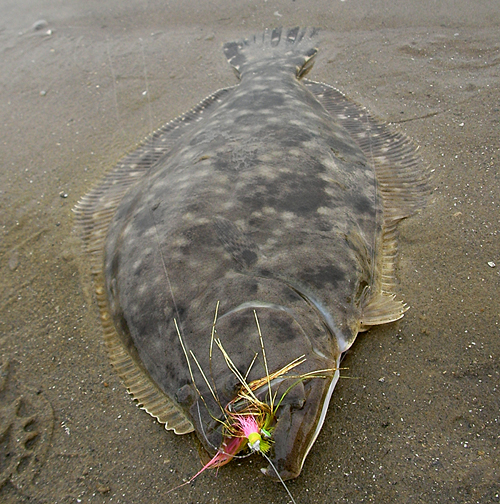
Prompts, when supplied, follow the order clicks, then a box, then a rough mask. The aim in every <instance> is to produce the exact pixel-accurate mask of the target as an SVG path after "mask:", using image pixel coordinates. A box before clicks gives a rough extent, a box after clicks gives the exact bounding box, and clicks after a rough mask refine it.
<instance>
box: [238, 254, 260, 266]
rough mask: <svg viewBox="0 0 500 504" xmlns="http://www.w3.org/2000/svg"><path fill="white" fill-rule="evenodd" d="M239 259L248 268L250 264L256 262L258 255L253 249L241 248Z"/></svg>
mask: <svg viewBox="0 0 500 504" xmlns="http://www.w3.org/2000/svg"><path fill="white" fill-rule="evenodd" d="M239 257H240V260H241V261H242V262H243V263H244V264H245V266H246V267H247V268H249V267H250V266H251V265H252V264H254V263H256V262H257V259H258V256H257V254H256V253H255V252H254V251H253V250H248V249H247V250H243V251H241V253H240V255H239Z"/></svg>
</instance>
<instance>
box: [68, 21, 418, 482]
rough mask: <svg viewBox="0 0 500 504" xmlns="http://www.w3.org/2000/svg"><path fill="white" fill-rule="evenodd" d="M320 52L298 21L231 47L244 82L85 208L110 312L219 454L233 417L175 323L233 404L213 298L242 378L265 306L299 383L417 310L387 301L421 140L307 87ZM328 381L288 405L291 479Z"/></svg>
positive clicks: (283, 431)
mask: <svg viewBox="0 0 500 504" xmlns="http://www.w3.org/2000/svg"><path fill="white" fill-rule="evenodd" d="M314 43H315V33H314V31H307V30H298V29H294V30H290V31H288V32H286V31H281V30H275V31H268V32H265V33H264V35H261V36H257V37H254V38H253V39H250V40H245V41H241V42H235V43H230V44H226V46H225V53H226V56H227V58H228V61H229V62H230V63H231V64H232V65H233V67H234V68H235V70H236V71H237V73H238V75H239V76H240V78H241V83H240V84H239V85H238V86H235V87H234V88H231V89H227V90H222V91H220V92H218V93H216V94H215V95H213V96H212V97H209V98H207V99H206V100H205V101H204V102H203V103H202V104H200V105H199V106H198V107H197V108H196V109H195V110H194V111H192V113H188V114H187V115H185V116H184V117H182V118H180V119H178V120H177V122H174V123H173V124H172V125H170V126H167V127H166V128H165V130H164V131H160V132H159V133H157V134H156V136H154V138H153V139H150V140H149V143H147V144H146V147H143V148H141V149H140V150H139V151H138V152H137V153H135V154H132V156H131V157H129V158H127V159H126V160H125V161H124V162H123V163H122V164H120V165H119V166H118V168H117V170H116V171H115V172H114V173H112V174H111V175H110V176H108V178H107V180H106V182H105V183H104V184H103V185H102V187H99V188H97V189H96V190H94V191H93V192H92V193H91V194H90V195H89V196H87V197H86V198H87V199H85V198H84V200H82V202H81V203H80V207H79V209H77V213H78V212H79V213H80V214H81V215H82V216H83V217H82V218H81V219H82V222H84V227H85V226H87V231H86V233H87V234H86V237H87V242H88V243H89V244H90V248H92V246H94V248H95V249H96V251H97V253H98V257H101V256H100V255H99V248H100V244H101V243H102V244H103V247H104V254H103V260H104V272H103V282H104V284H105V290H103V291H102V292H104V293H105V294H103V296H104V295H105V297H106V300H105V301H104V302H103V303H104V304H105V305H103V307H102V308H101V314H102V317H103V323H104V324H105V326H106V324H107V320H108V316H111V317H112V319H113V322H114V328H115V330H116V333H117V335H118V337H119V338H120V340H121V342H122V343H123V345H124V347H125V348H126V349H127V352H128V353H129V354H130V355H131V357H132V359H133V361H134V362H135V363H136V364H137V366H138V367H139V368H140V369H141V370H142V371H143V372H144V373H145V374H146V375H147V376H148V377H149V378H150V379H151V380H152V382H153V383H154V384H155V386H158V387H159V388H160V389H161V391H162V392H163V393H164V394H165V396H166V400H167V401H170V402H172V404H175V405H176V408H179V410H180V411H183V412H184V414H185V416H186V418H187V419H188V420H189V421H191V422H192V424H193V425H194V427H195V429H196V431H197V434H198V436H199V437H200V440H201V441H202V443H203V444H204V445H205V447H206V448H207V450H209V451H213V450H214V448H216V447H217V446H218V445H219V444H220V441H221V438H220V425H219V424H218V422H215V421H214V420H213V419H212V418H211V415H215V416H217V415H219V414H220V413H219V410H218V406H217V404H216V403H215V401H214V399H213V398H212V397H211V395H210V393H209V391H208V388H207V386H206V384H205V382H204V380H203V378H202V376H201V375H200V373H199V372H198V371H197V369H196V368H195V380H196V383H197V385H198V388H199V389H200V391H201V393H202V394H203V396H204V399H205V402H206V405H208V410H210V412H211V413H209V411H207V408H206V407H205V404H202V403H201V401H200V400H199V397H198V396H197V395H196V393H195V391H194V389H193V386H192V383H191V377H190V373H189V371H188V366H187V363H186V360H185V356H184V354H183V351H182V347H181V345H180V343H179V338H178V334H177V332H176V330H175V327H174V318H176V319H177V320H178V321H179V325H180V328H181V333H182V338H183V340H184V343H185V345H186V347H187V348H188V349H190V350H192V351H193V352H194V353H195V355H196V357H197V359H198V361H199V362H200V364H201V367H202V368H203V369H205V370H206V371H207V372H208V370H210V371H211V374H212V376H213V379H214V380H215V384H216V389H217V391H218V395H219V399H220V401H221V403H222V404H225V403H227V402H228V401H229V400H231V399H232V398H233V396H234V394H235V391H236V388H237V385H238V382H237V379H236V377H235V376H234V375H233V374H232V373H231V372H230V370H229V369H228V368H227V366H226V364H225V362H224V360H223V358H222V357H221V356H220V355H218V354H217V355H215V354H214V356H213V358H212V359H211V360H210V359H209V344H210V332H211V325H212V320H213V313H214V309H215V305H216V303H217V302H220V311H219V321H218V324H217V332H218V335H219V337H220V338H221V340H222V342H223V345H224V347H225V349H226V351H227V352H228V353H229V355H230V356H231V358H232V360H233V361H234V363H235V364H236V366H237V367H238V369H239V370H240V371H241V372H242V374H245V373H246V370H247V369H248V367H249V365H250V363H251V361H252V360H253V358H254V355H255V353H258V352H260V343H259V339H258V334H257V330H256V326H255V321H254V315H253V310H254V309H255V310H256V311H257V314H258V317H259V320H260V323H261V328H262V333H263V336H264V341H265V344H266V346H267V347H268V352H267V357H268V366H269V369H271V370H274V369H279V368H281V367H283V366H284V365H286V364H287V363H288V362H290V361H292V360H293V359H295V358H296V357H298V356H300V355H305V356H306V358H307V360H306V362H305V363H304V364H303V365H302V366H301V367H300V369H299V370H298V372H300V373H305V372H310V371H314V370H318V369H326V368H328V369H334V368H337V367H338V365H339V362H340V357H341V354H342V352H344V351H345V350H347V349H348V348H349V347H350V346H351V345H352V343H353V341H354V339H355V338H356V335H357V333H358V331H360V330H365V329H367V328H368V327H369V326H370V325H375V324H380V323H384V322H390V321H392V320H396V319H398V318H400V317H401V316H402V315H403V312H404V305H403V304H402V303H401V302H399V301H394V300H393V295H392V293H391V292H390V291H389V292H386V291H387V290H388V289H389V287H390V286H391V285H392V280H393V268H392V264H393V256H394V253H393V252H394V251H395V238H394V228H395V225H396V223H397V221H398V220H399V219H400V218H402V217H405V216H407V215H409V214H411V213H412V211H413V210H414V209H415V207H417V206H418V204H417V202H418V201H420V197H419V196H417V195H418V194H419V191H417V190H415V189H414V186H415V187H417V188H418V187H419V184H418V182H419V181H420V180H421V174H417V172H418V171H417V170H416V169H415V165H416V164H417V161H416V158H415V156H414V155H413V148H412V147H411V146H409V145H408V144H407V142H406V140H405V139H404V138H402V137H401V136H397V135H392V134H390V133H389V132H388V131H387V130H386V129H385V127H384V126H383V125H380V124H379V123H376V122H375V121H373V120H372V119H371V118H370V117H369V116H368V115H367V114H366V113H365V112H364V111H363V109H362V108H360V107H358V106H355V105H353V104H352V103H350V102H348V101H347V100H345V98H344V97H343V96H342V95H341V94H340V93H338V92H337V91H335V90H333V89H332V88H330V87H329V86H327V85H324V84H318V83H314V82H309V81H305V80H304V81H303V80H302V77H303V76H304V75H305V74H306V73H307V72H308V70H309V69H310V68H311V66H312V61H313V58H314V56H315V54H316V51H317V50H316V49H315V47H314ZM335 107H337V108H335ZM134 156H135V157H134ZM398 170H399V171H398ZM400 175H401V177H400ZM398 177H400V178H399V179H398ZM136 179H137V180H138V181H137V183H135V180H136ZM121 186H123V187H126V188H128V187H129V186H132V187H131V189H130V190H128V191H126V190H125V189H124V190H123V191H122V192H123V194H121V193H120V187H121ZM117 187H118V189H117ZM391 198H392V199H391ZM395 201H396V203H395ZM86 205H87V207H86ZM82 209H84V210H82ZM103 211H104V212H105V213H106V214H107V215H108V217H106V218H104V219H101V218H100V215H101V212H103ZM394 212H396V213H395V214H394ZM89 221H92V223H91V224H89ZM103 222H104V223H106V225H104V224H103ZM108 222H109V227H108V226H107V223H108ZM85 223H86V224H85ZM84 235H85V231H84ZM105 236H106V238H105V241H104V237H105ZM92 244H94V245H92ZM97 283H98V284H99V281H98V282H97ZM98 288H99V287H98ZM112 352H113V350H112V351H111V353H112ZM262 364H263V363H262V359H259V360H258V361H257V364H256V365H255V366H254V367H253V368H252V370H251V372H250V373H249V375H248V379H249V380H252V379H257V378H260V377H262V376H263V374H264V367H263V365H262ZM330 375H332V376H330V377H329V378H326V379H315V380H309V381H306V382H305V383H304V384H301V385H300V387H299V386H297V387H296V389H294V393H293V394H289V395H287V397H286V398H285V400H284V401H283V403H282V406H281V408H280V412H279V414H278V423H277V426H276V429H275V433H274V441H275V445H274V463H275V465H276V467H277V468H278V470H279V471H280V474H281V475H282V477H283V478H285V479H286V478H292V477H296V476H297V475H298V474H299V473H300V470H301V468H302V465H303V462H304V460H305V457H306V456H307V453H308V452H309V450H310V448H311V446H312V444H313V443H314V440H315V439H316V436H317V434H318V432H319V430H320V428H321V426H322V423H323V420H324V416H325V411H326V408H327V406H328V402H329V400H330V396H331V393H332V391H333V388H334V386H335V383H336V380H337V379H338V371H336V372H335V373H333V371H332V372H331V373H330ZM126 382H127V381H126ZM128 386H129V385H128ZM282 386H283V385H282ZM129 388H130V386H129ZM133 395H134V397H136V398H137V399H138V400H139V401H140V402H141V403H142V404H144V405H145V409H147V410H148V411H149V407H148V403H147V401H146V400H145V399H143V398H141V396H140V395H138V394H135V393H133ZM155 416H156V415H155ZM166 423H167V424H168V421H167V422H166ZM171 424H172V425H170V427H169V428H175V427H176V425H175V421H171ZM271 475H272V474H271Z"/></svg>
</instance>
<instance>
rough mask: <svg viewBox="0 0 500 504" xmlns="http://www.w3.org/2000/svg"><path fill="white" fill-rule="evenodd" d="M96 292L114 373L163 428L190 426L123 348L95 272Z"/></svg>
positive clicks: (180, 430) (182, 431) (179, 431)
mask: <svg viewBox="0 0 500 504" xmlns="http://www.w3.org/2000/svg"><path fill="white" fill-rule="evenodd" d="M95 281H96V295H97V303H98V305H99V311H100V313H101V323H102V327H103V332H104V343H105V345H106V349H107V351H108V357H109V360H110V362H111V365H112V366H113V368H114V370H115V371H116V373H117V374H118V376H119V377H120V378H121V379H122V380H123V383H124V384H125V387H127V391H128V393H129V394H130V395H131V396H132V398H133V399H135V400H136V401H137V402H138V405H139V407H140V408H141V409H143V410H145V411H147V412H148V413H149V414H150V415H151V416H152V417H154V418H156V420H158V422H160V423H161V424H165V429H167V430H173V431H174V432H175V433H176V434H187V433H188V432H192V431H193V430H194V427H193V424H192V423H191V422H190V421H189V420H188V419H187V418H186V416H185V415H184V413H183V412H182V410H181V409H180V408H178V407H177V406H176V405H175V403H174V402H173V401H171V400H170V399H169V398H168V397H167V396H166V395H165V394H164V393H163V392H162V390H160V388H159V387H158V386H157V385H156V384H155V383H154V382H153V380H151V378H150V377H149V375H148V373H147V372H146V371H145V370H144V369H143V368H142V366H141V365H140V364H139V363H138V362H137V360H136V359H134V358H133V357H132V355H131V354H130V352H129V351H128V350H127V348H126V345H125V344H124V343H123V341H122V339H121V338H120V336H119V335H118V333H117V332H116V330H115V327H114V324H113V320H112V317H111V316H110V314H109V310H108V302H107V299H106V291H105V288H104V278H103V276H102V274H99V275H96V279H95Z"/></svg>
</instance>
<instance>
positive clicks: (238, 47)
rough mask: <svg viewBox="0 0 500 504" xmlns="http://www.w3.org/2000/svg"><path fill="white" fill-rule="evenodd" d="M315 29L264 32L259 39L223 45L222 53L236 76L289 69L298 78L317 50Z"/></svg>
mask: <svg viewBox="0 0 500 504" xmlns="http://www.w3.org/2000/svg"><path fill="white" fill-rule="evenodd" d="M317 34H318V30H317V29H315V28H300V27H295V28H291V29H288V30H286V31H285V30H283V28H275V29H273V30H269V29H267V30H265V31H264V32H263V34H262V35H261V36H259V35H254V36H253V37H252V38H249V39H244V40H240V41H237V42H229V43H227V44H224V54H225V55H226V58H227V60H228V62H229V64H230V65H231V66H232V67H233V68H234V69H235V71H236V73H237V75H238V76H240V75H241V76H242V75H243V74H244V73H245V72H246V71H247V70H249V69H252V70H255V69H256V68H260V67H264V68H265V67H268V66H269V64H270V60H272V64H273V66H275V67H277V68H289V69H290V71H292V72H295V73H296V76H297V77H298V78H299V79H300V78H302V77H304V76H305V75H306V74H307V73H308V72H309V70H311V68H312V66H313V63H314V57H315V56H316V54H317V52H318V49H317V48H316V47H315V45H314V41H315V40H316V38H317Z"/></svg>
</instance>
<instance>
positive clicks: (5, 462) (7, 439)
mask: <svg viewBox="0 0 500 504" xmlns="http://www.w3.org/2000/svg"><path fill="white" fill-rule="evenodd" d="M14 367H15V361H10V360H9V359H4V360H3V361H2V362H1V365H0V488H2V487H3V486H4V485H5V484H7V483H8V482H10V483H11V484H12V485H14V486H15V487H17V488H18V489H19V490H22V489H23V490H26V489H27V487H29V486H30V484H31V482H32V480H33V478H34V477H35V476H36V474H37V473H38V472H39V471H40V469H41V467H42V466H43V464H44V462H45V459H46V455H47V450H48V448H49V444H50V439H51V437H52V431H53V426H54V414H53V411H52V407H51V406H50V403H49V402H48V401H47V399H45V398H44V397H43V395H42V394H41V393H40V392H36V391H33V390H30V389H29V388H27V387H25V386H23V385H22V383H20V382H19V381H17V380H15V377H14V374H15V373H14Z"/></svg>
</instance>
